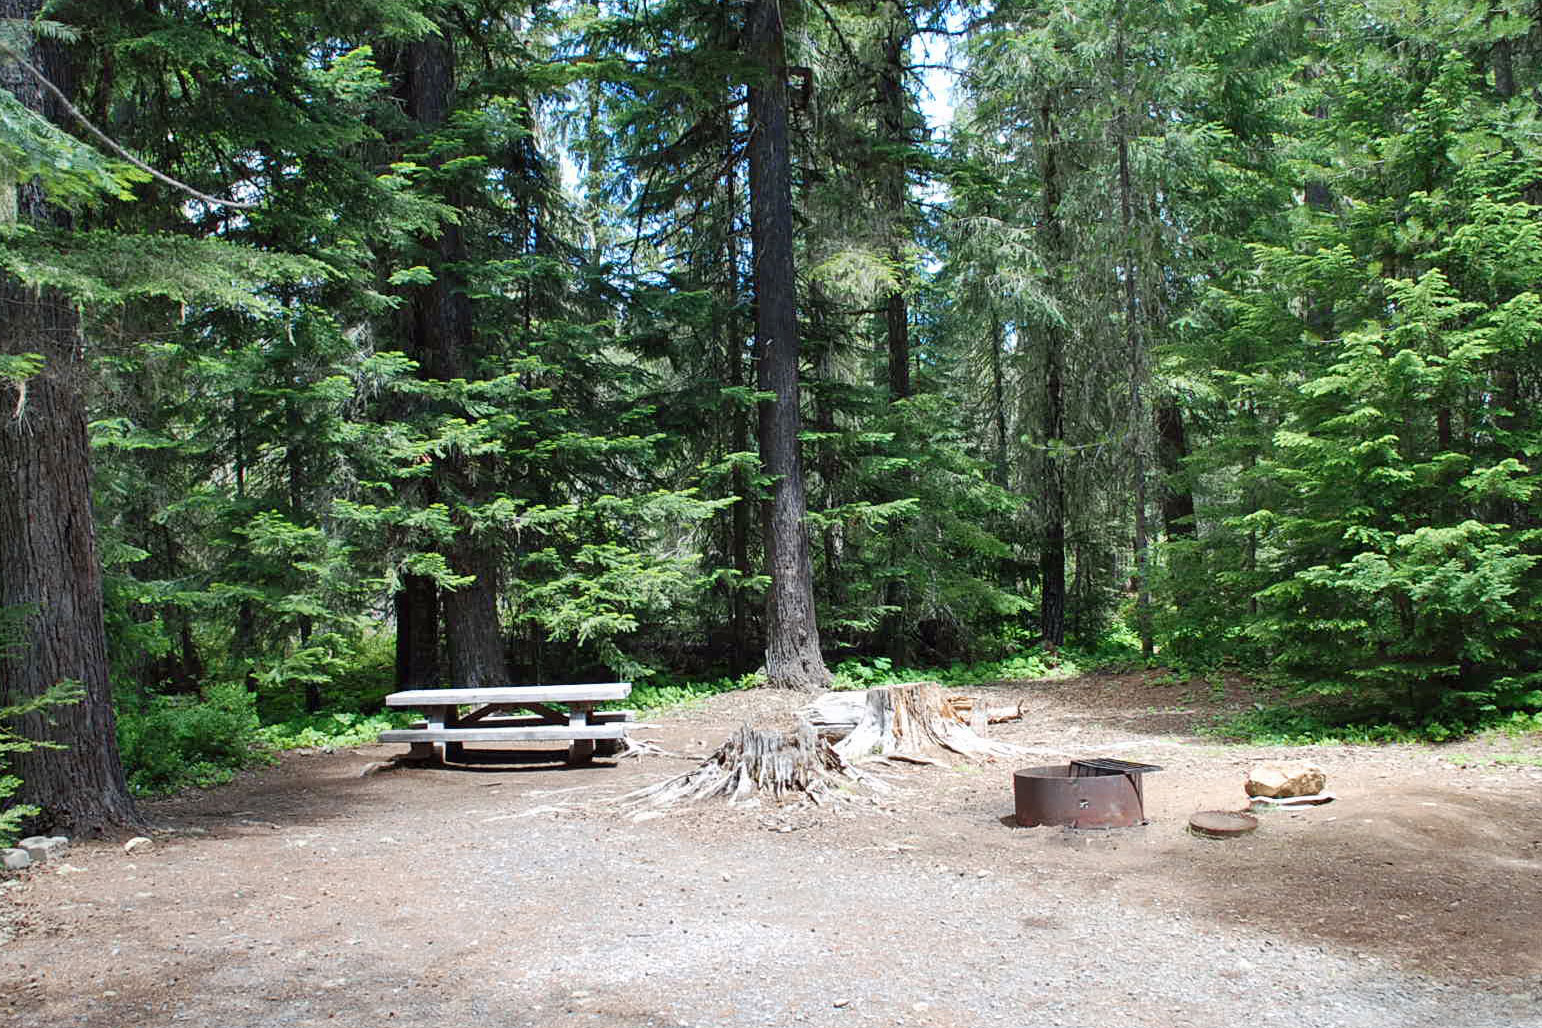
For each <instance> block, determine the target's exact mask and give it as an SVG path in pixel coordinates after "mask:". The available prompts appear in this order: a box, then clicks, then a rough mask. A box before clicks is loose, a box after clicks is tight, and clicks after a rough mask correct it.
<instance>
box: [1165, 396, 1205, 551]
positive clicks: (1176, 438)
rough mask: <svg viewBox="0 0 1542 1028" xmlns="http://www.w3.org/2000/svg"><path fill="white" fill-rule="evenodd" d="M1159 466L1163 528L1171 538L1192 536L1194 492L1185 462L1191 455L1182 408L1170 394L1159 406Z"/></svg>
mask: <svg viewBox="0 0 1542 1028" xmlns="http://www.w3.org/2000/svg"><path fill="white" fill-rule="evenodd" d="M1156 423H1157V466H1158V467H1159V468H1160V470H1161V473H1162V480H1163V486H1162V531H1163V532H1164V533H1166V535H1167V538H1169V539H1192V538H1194V536H1195V535H1196V534H1197V533H1198V528H1197V526H1196V525H1195V524H1194V491H1193V490H1192V489H1190V488H1189V484H1188V479H1187V477H1186V472H1185V471H1184V467H1183V461H1184V458H1186V457H1187V456H1188V455H1189V443H1188V437H1187V435H1186V434H1185V432H1184V428H1183V408H1181V407H1179V406H1178V401H1177V399H1176V398H1172V397H1169V398H1168V399H1166V400H1164V401H1162V402H1161V403H1160V404H1159V405H1158V406H1157V412H1156Z"/></svg>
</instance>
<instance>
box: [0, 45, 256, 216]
mask: <svg viewBox="0 0 1542 1028" xmlns="http://www.w3.org/2000/svg"><path fill="white" fill-rule="evenodd" d="M0 53H4V54H5V55H6V56H7V57H9V58H11V59H12V60H13V61H15V62H16V63H17V64H19V65H20V66H21V67H22V68H23V69H24V70H26V72H27V73H28V74H30V75H31V76H32V77H33V78H35V79H37V81H38V84H39V85H41V86H42V87H43V88H44V89H46V90H47V91H48V92H49V93H50V94H51V95H52V96H53V98H54V99H55V100H58V101H59V103H61V104H63V105H64V109H65V111H66V112H68V113H69V114H70V116H71V117H73V118H74V119H75V120H76V121H78V122H80V123H81V125H83V126H85V129H86V131H87V132H89V133H91V135H93V136H95V137H96V138H97V140H99V141H100V142H101V144H102V145H103V146H105V147H107V149H109V150H111V151H112V152H113V153H114V154H116V155H117V156H118V157H120V158H121V159H123V160H125V161H127V162H128V163H130V164H132V165H133V166H134V167H136V168H138V169H139V170H140V171H142V172H144V173H145V174H146V175H149V176H150V177H151V178H154V179H155V180H156V181H158V182H163V183H165V184H166V185H168V186H171V187H172V188H173V189H179V190H181V191H182V192H184V193H186V194H187V195H188V196H191V197H192V198H193V199H195V200H198V201H200V202H202V203H206V204H211V205H213V206H215V207H233V208H235V209H237V210H242V211H251V210H256V209H257V208H258V207H259V206H261V204H258V203H255V202H247V201H243V200H222V199H220V198H219V197H215V196H210V195H209V194H207V193H202V192H199V191H198V190H197V189H194V188H193V187H192V186H190V185H188V184H187V183H186V182H179V181H178V180H177V179H174V178H172V177H171V176H170V175H167V174H164V173H163V172H160V171H157V170H156V169H155V168H152V167H151V166H150V165H148V164H146V163H145V162H144V161H142V160H140V159H139V158H138V157H135V156H134V155H133V154H131V153H129V152H128V151H127V150H125V149H124V148H123V147H122V146H120V145H118V143H117V142H116V141H115V140H114V139H113V138H112V137H111V136H109V135H107V133H105V132H103V131H102V130H101V129H99V128H97V127H96V126H95V125H93V124H92V123H91V121H90V119H89V118H87V117H86V116H85V114H84V113H82V111H81V110H80V108H78V107H76V106H75V105H74V104H72V103H70V98H69V97H67V96H65V95H64V91H63V90H61V89H60V88H59V87H58V86H56V85H54V84H53V83H52V82H51V81H49V78H48V76H47V75H44V74H43V72H42V71H41V70H40V69H39V68H37V67H36V66H35V65H33V64H32V62H31V61H28V60H27V59H26V58H25V57H23V56H22V55H21V54H19V53H17V52H16V50H15V49H14V48H13V47H11V46H9V45H7V44H6V43H3V42H0Z"/></svg>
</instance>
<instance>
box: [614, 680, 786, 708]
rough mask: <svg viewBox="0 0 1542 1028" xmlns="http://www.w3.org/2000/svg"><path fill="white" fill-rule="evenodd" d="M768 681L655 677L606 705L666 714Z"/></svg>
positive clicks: (635, 686)
mask: <svg viewBox="0 0 1542 1028" xmlns="http://www.w3.org/2000/svg"><path fill="white" fill-rule="evenodd" d="M764 684H765V679H764V678H763V677H762V676H761V675H760V674H759V673H758V672H755V673H751V674H747V675H740V676H739V677H738V678H731V677H726V676H725V677H722V678H703V679H694V680H686V679H679V680H675V679H670V678H664V677H661V676H654V678H653V679H652V680H651V681H648V682H640V683H638V684H637V685H634V686H633V687H632V694H631V695H630V696H628V697H627V698H626V699H624V700H617V701H615V702H614V703H607V704H605V707H606V708H608V709H613V710H615V709H621V708H629V709H636V710H666V709H668V708H670V707H684V706H690V705H691V704H694V703H700V702H701V701H702V700H705V699H706V698H707V697H709V696H716V695H717V694H718V693H724V692H734V691H736V690H738V689H751V688H754V687H756V686H758V685H764Z"/></svg>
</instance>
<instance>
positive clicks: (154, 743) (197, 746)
mask: <svg viewBox="0 0 1542 1028" xmlns="http://www.w3.org/2000/svg"><path fill="white" fill-rule="evenodd" d="M258 743H259V739H258V736H257V709H256V701H255V698H254V697H253V696H252V694H251V693H250V692H248V691H247V689H246V687H245V686H243V685H241V684H240V683H236V682H222V683H215V684H212V685H209V686H206V687H205V688H204V691H203V694H202V695H201V696H196V697H188V696H154V697H151V698H150V699H149V700H147V701H145V702H143V703H142V704H139V705H135V704H131V703H120V705H119V709H118V748H119V752H120V753H121V754H122V757H123V769H124V772H125V773H126V774H127V776H128V783H129V789H130V790H131V791H133V792H135V793H136V794H140V795H150V794H157V793H169V792H175V791H177V790H178V789H183V788H187V787H189V786H202V787H207V786H210V785H218V784H222V783H224V782H228V781H230V779H231V778H233V777H235V774H236V772H237V771H239V770H241V769H242V768H244V767H246V766H247V765H249V764H251V763H253V762H254V761H257V760H261V759H263V756H264V751H263V750H262V749H261V748H260V746H259V745H258Z"/></svg>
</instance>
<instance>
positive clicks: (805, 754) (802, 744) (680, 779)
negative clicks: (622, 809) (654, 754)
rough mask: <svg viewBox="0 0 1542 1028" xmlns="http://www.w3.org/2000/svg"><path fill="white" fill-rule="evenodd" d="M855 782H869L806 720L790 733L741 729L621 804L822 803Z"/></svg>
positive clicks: (641, 805) (624, 799) (633, 793)
mask: <svg viewBox="0 0 1542 1028" xmlns="http://www.w3.org/2000/svg"><path fill="white" fill-rule="evenodd" d="M857 784H872V783H870V782H869V781H868V777H867V776H865V775H861V774H860V773H858V772H857V771H856V770H855V769H854V768H852V767H850V766H849V765H848V764H847V763H846V761H844V760H843V759H841V757H840V755H839V754H837V753H836V752H835V750H834V748H832V747H831V746H830V744H829V743H828V742H826V741H825V740H823V739H821V738H820V737H819V734H818V733H817V732H815V731H814V727H813V726H812V725H810V724H808V723H807V722H801V723H800V724H799V725H798V727H797V728H796V729H794V730H792V731H790V732H784V731H780V730H778V729H764V728H755V727H753V726H751V725H745V726H743V727H742V728H740V729H739V730H738V731H737V732H735V733H734V734H733V735H732V736H730V737H729V739H728V741H727V742H725V743H724V744H723V745H722V746H719V747H718V749H717V752H715V753H713V754H712V755H711V756H709V757H708V758H707V759H706V760H705V761H703V762H702V763H701V764H700V765H699V766H698V767H695V768H693V769H691V770H690V771H686V772H684V773H683V774H679V775H676V776H674V777H673V778H668V779H665V780H664V781H662V782H658V783H657V784H654V785H650V786H647V787H646V788H643V789H638V790H637V791H635V792H631V793H628V794H627V795H625V796H623V797H621V803H622V804H623V805H624V806H631V807H643V806H646V807H664V806H674V805H676V804H681V803H695V802H697V801H699V800H705V799H727V800H728V803H729V805H731V806H749V805H753V804H755V803H758V802H759V801H760V799H761V798H762V797H769V798H770V799H772V800H774V801H775V802H777V803H782V802H786V801H788V800H801V799H808V800H811V801H813V802H814V803H822V802H824V801H825V800H826V799H827V798H828V797H830V796H831V795H832V794H834V793H836V792H837V791H838V790H846V789H849V788H850V787H851V786H853V785H857Z"/></svg>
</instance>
